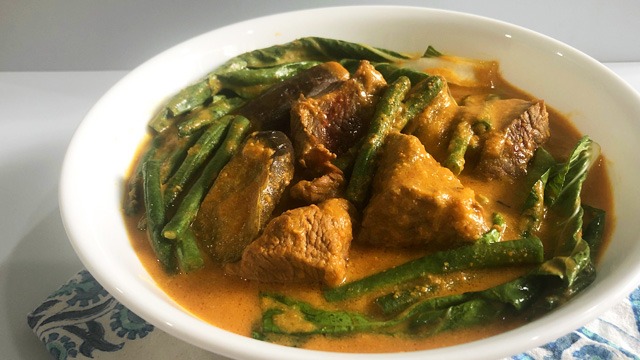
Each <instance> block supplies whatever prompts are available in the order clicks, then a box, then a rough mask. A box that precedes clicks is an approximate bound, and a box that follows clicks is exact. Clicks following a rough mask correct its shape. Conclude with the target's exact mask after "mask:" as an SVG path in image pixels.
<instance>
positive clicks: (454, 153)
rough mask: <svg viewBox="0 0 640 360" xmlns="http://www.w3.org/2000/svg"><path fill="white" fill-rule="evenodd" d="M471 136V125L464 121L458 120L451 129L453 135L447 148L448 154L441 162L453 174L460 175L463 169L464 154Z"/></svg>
mask: <svg viewBox="0 0 640 360" xmlns="http://www.w3.org/2000/svg"><path fill="white" fill-rule="evenodd" d="M472 137H473V130H471V125H470V124H469V123H468V122H466V121H460V122H459V123H458V125H456V128H455V129H454V130H453V135H452V137H451V141H450V142H449V147H448V149H447V152H448V154H449V155H448V156H447V158H446V159H445V161H444V162H443V165H444V166H445V167H447V168H449V170H451V172H453V173H454V174H455V175H460V173H461V172H462V170H463V169H464V163H465V160H464V155H465V153H466V152H467V148H468V147H469V143H470V142H471V138H472Z"/></svg>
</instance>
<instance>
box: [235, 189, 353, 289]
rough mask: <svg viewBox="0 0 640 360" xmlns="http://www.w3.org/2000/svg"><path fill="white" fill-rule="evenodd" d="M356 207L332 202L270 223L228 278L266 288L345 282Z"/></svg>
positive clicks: (313, 206)
mask: <svg viewBox="0 0 640 360" xmlns="http://www.w3.org/2000/svg"><path fill="white" fill-rule="evenodd" d="M352 211H353V208H352V205H351V204H350V203H349V202H348V201H347V200H345V199H339V198H335V199H331V200H327V201H325V202H322V203H320V204H318V205H309V206H305V207H300V208H296V209H292V210H288V211H286V212H284V213H283V214H282V215H280V216H278V217H276V218H274V219H272V220H271V221H270V222H269V223H268V224H267V226H266V227H265V229H264V231H263V233H262V235H260V236H259V237H258V238H257V239H256V240H255V241H254V242H252V243H251V244H250V245H249V246H248V247H247V248H246V249H245V251H244V253H243V254H242V259H241V260H240V261H239V262H237V263H231V264H227V265H226V268H225V270H226V272H227V273H228V274H231V275H238V276H241V277H243V278H245V279H252V280H258V281H264V282H283V283H287V282H324V283H325V284H327V285H330V286H335V285H339V284H340V283H342V282H343V281H344V278H345V275H346V266H347V265H346V264H347V257H348V253H349V247H350V246H351V240H352V238H353V237H352V221H351V216H352Z"/></svg>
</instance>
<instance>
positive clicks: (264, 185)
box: [193, 131, 294, 263]
mask: <svg viewBox="0 0 640 360" xmlns="http://www.w3.org/2000/svg"><path fill="white" fill-rule="evenodd" d="M293 164H294V160H293V146H292V145H291V142H290V141H289V139H288V138H287V136H286V135H285V134H284V133H282V132H279V131H261V132H255V133H253V134H251V135H250V136H249V137H248V139H247V140H246V141H245V143H244V145H243V147H242V149H241V150H240V151H238V153H237V154H236V155H234V157H233V158H231V160H230V161H229V163H227V165H225V167H224V168H223V169H222V171H221V172H220V174H219V175H218V178H217V179H216V181H215V182H214V184H213V186H212V187H211V189H210V190H209V193H208V194H207V196H206V197H205V198H204V200H203V202H202V205H201V206H200V210H199V211H198V215H197V217H196V219H195V221H194V223H193V229H194V231H195V234H196V237H197V239H198V240H199V241H200V243H201V244H202V245H203V246H204V248H205V249H206V250H207V251H208V252H209V253H210V254H211V255H212V257H213V258H214V259H215V260H217V261H219V262H222V263H226V262H233V261H237V260H238V259H240V256H241V255H242V251H243V250H244V248H245V247H246V246H247V245H248V244H249V243H250V242H251V241H253V239H255V238H256V237H257V236H258V234H259V233H260V231H261V230H262V229H263V227H264V225H265V224H266V223H267V221H268V220H269V218H270V217H271V214H272V212H273V210H274V209H275V207H276V205H277V203H278V201H279V200H280V198H281V196H282V194H283V192H284V190H285V188H286V187H287V185H289V182H290V181H291V179H292V178H293V171H294V166H293Z"/></svg>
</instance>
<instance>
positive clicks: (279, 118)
mask: <svg viewBox="0 0 640 360" xmlns="http://www.w3.org/2000/svg"><path fill="white" fill-rule="evenodd" d="M348 78H349V71H347V69H345V68H344V67H343V66H342V65H340V64H339V63H337V62H335V61H330V62H326V63H323V64H320V65H317V66H314V67H312V68H310V69H307V70H304V71H301V72H300V73H298V74H296V75H295V76H293V77H291V78H289V79H286V80H284V81H282V82H280V83H277V84H275V85H273V86H271V87H270V88H269V89H267V90H266V91H265V92H264V93H262V94H260V95H259V96H258V97H256V98H254V99H252V100H251V101H249V102H247V103H246V104H245V105H244V106H242V107H241V108H240V109H238V110H236V111H234V113H235V114H239V115H243V116H245V117H246V118H247V119H249V120H251V124H252V126H253V129H255V130H282V131H286V130H288V128H289V112H290V110H291V105H292V104H293V103H294V102H295V101H296V100H297V99H298V97H299V96H300V95H306V96H313V95H317V94H320V93H322V92H323V91H325V90H326V89H327V88H328V87H331V86H333V84H335V83H336V82H340V81H342V80H346V79H348Z"/></svg>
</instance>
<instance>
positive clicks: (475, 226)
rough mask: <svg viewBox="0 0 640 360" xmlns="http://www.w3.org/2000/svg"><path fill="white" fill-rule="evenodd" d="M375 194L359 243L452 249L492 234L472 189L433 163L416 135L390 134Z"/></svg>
mask: <svg viewBox="0 0 640 360" xmlns="http://www.w3.org/2000/svg"><path fill="white" fill-rule="evenodd" d="M372 190H373V195H372V197H371V200H370V201H369V204H368V205H367V207H366V208H365V210H364V215H363V220H362V228H361V230H360V233H359V235H358V238H357V240H358V241H360V242H364V243H369V244H374V245H378V246H387V247H407V246H416V245H421V244H426V243H434V244H436V245H438V246H440V247H450V246H453V245H455V244H454V243H455V242H458V241H467V242H470V241H474V240H476V239H478V238H479V237H480V236H481V235H482V234H483V233H484V232H486V231H487V230H488V226H487V223H486V221H485V217H484V213H483V212H484V211H483V208H482V206H481V205H480V204H479V203H478V202H477V201H476V199H475V193H474V191H473V190H472V189H470V188H467V187H464V186H463V185H462V184H461V183H460V181H459V180H458V178H456V177H455V176H454V175H453V173H452V172H451V171H450V170H449V169H447V168H445V167H443V166H441V165H440V164H439V163H438V162H437V161H436V160H434V159H433V157H432V156H431V155H429V153H427V152H426V151H425V149H424V146H423V145H422V144H421V143H420V140H418V138H416V137H414V136H412V135H404V134H398V133H392V134H389V136H388V137H387V139H386V140H385V145H384V147H383V153H382V154H381V157H380V162H379V166H378V170H377V172H376V175H375V177H374V181H373V189H372Z"/></svg>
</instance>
